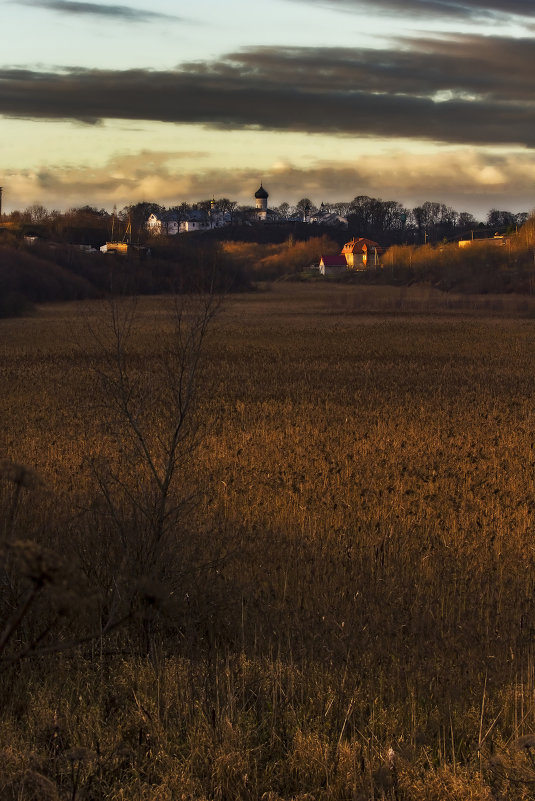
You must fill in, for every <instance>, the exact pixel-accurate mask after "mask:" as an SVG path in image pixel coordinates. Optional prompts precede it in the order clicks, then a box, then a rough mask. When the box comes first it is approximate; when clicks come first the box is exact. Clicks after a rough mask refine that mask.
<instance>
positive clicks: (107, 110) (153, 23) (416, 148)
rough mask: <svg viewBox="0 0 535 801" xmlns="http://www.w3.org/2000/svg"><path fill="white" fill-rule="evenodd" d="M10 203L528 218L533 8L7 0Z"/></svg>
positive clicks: (381, 0)
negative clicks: (306, 202) (389, 208)
mask: <svg viewBox="0 0 535 801" xmlns="http://www.w3.org/2000/svg"><path fill="white" fill-rule="evenodd" d="M0 20H1V30H2V49H1V52H0V126H1V128H0V131H1V138H0V185H2V186H3V188H4V199H3V210H4V211H6V212H9V211H11V210H13V209H22V208H26V207H27V206H29V205H32V204H34V203H39V204H42V205H44V206H46V207H47V208H49V209H53V208H54V209H59V210H66V209H68V208H70V207H73V206H81V205H85V204H89V205H93V206H97V207H98V208H101V207H103V208H107V209H111V208H112V207H113V205H114V204H116V205H117V206H118V207H119V208H121V207H123V206H124V205H126V204H130V203H136V202H139V201H149V202H156V203H160V204H162V205H164V206H174V205H177V204H180V203H182V202H183V201H187V202H193V201H197V200H203V199H206V198H210V197H212V196H215V197H216V198H219V197H228V198H231V199H232V200H236V201H238V202H239V203H240V204H252V203H253V195H254V192H255V191H256V189H258V186H259V184H260V182H262V183H263V185H264V186H265V187H266V189H267V190H268V192H269V204H270V206H276V205H279V204H280V203H282V202H283V201H286V202H289V203H290V204H294V203H296V202H297V201H298V200H299V199H300V198H302V197H309V198H310V199H311V200H312V201H313V202H314V203H316V204H317V205H319V204H320V203H321V202H329V201H336V200H338V201H350V200H352V199H353V198H354V197H355V196H357V195H370V196H372V197H380V198H382V199H383V200H397V201H399V202H400V203H402V204H403V205H405V206H407V207H409V208H412V207H413V206H415V205H418V204H420V203H422V202H424V201H425V200H431V201H439V202H441V203H446V204H447V205H450V206H453V208H455V209H456V210H457V211H470V212H472V213H474V214H476V216H479V217H480V218H482V219H483V218H484V216H485V215H486V213H487V211H488V210H489V209H491V208H498V209H504V210H508V211H513V212H518V211H531V210H532V209H533V208H534V207H535V93H534V88H533V67H534V66H535V2H534V0H403V1H402V2H401V0H263V2H262V1H261V0H260V2H259V1H258V0H257V1H256V2H251V0H196V2H195V3H185V2H182V0H151V2H150V3H148V2H142V0H125V2H124V3H123V2H117V3H115V2H113V3H105V2H81V1H80V2H79V1H78V0H0Z"/></svg>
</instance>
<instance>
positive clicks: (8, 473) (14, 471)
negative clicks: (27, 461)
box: [0, 459, 43, 489]
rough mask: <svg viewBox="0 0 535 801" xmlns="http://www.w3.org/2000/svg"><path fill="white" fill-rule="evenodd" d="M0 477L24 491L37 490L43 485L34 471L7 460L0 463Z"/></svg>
mask: <svg viewBox="0 0 535 801" xmlns="http://www.w3.org/2000/svg"><path fill="white" fill-rule="evenodd" d="M0 476H2V477H3V478H5V479H6V481H10V482H11V483H12V484H16V485H17V486H19V487H24V488H25V489H37V487H40V486H42V484H43V482H42V480H41V478H40V477H39V475H38V474H37V473H36V472H35V470H32V469H31V468H30V467H25V466H24V465H22V464H17V463H16V462H10V461H9V460H8V459H2V461H0Z"/></svg>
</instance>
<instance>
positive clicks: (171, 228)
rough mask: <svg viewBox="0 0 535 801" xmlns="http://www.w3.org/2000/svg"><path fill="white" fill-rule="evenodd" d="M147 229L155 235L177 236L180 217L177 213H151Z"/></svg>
mask: <svg viewBox="0 0 535 801" xmlns="http://www.w3.org/2000/svg"><path fill="white" fill-rule="evenodd" d="M146 227H147V231H148V232H149V234H152V235H153V236H161V234H167V236H175V235H176V234H178V227H179V223H178V219H177V217H176V214H172V213H171V212H165V213H163V214H160V215H156V214H151V215H150V216H149V218H148V220H147V222H146Z"/></svg>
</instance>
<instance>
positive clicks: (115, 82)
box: [0, 4, 535, 148]
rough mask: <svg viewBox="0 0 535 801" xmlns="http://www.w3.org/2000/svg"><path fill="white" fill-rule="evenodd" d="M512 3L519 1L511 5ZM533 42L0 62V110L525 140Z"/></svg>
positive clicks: (532, 141) (452, 139) (473, 140)
mask: <svg viewBox="0 0 535 801" xmlns="http://www.w3.org/2000/svg"><path fill="white" fill-rule="evenodd" d="M517 5H519V4H517ZM533 63H535V40H533V39H529V38H525V39H519V40H514V41H513V40H511V39H507V38H501V37H477V36H455V37H450V38H447V39H445V38H441V39H436V38H429V37H428V38H421V39H412V40H410V42H408V43H405V47H404V49H398V48H397V47H396V46H395V43H394V45H393V47H392V48H391V49H382V50H372V49H370V50H363V49H360V48H359V49H352V48H337V49H334V48H284V49H281V48H267V47H264V48H256V49H247V50H244V51H242V52H238V53H233V54H229V55H228V56H226V57H224V58H222V59H220V60H218V61H214V62H204V63H203V62H201V63H192V64H183V65H181V66H180V67H178V68H177V69H176V70H173V71H165V72H163V71H150V70H126V71H104V70H89V69H72V68H71V69H65V70H63V71H61V72H38V71H36V70H24V69H4V70H0V113H2V114H4V115H7V116H18V117H29V118H32V117H34V118H44V119H47V118H48V119H62V118H65V119H79V120H83V121H98V120H101V119H106V118H119V119H132V120H154V121H163V122H170V123H200V124H204V125H207V126H212V127H216V128H218V127H219V128H228V129H233V128H234V129H239V128H250V129H265V130H274V131H276V130H281V131H282V130H284V131H287V130H290V131H301V132H311V133H330V134H340V135H356V136H375V137H377V136H380V137H404V138H416V139H426V140H429V141H433V142H446V143H456V144H459V143H468V144H479V145H499V144H518V145H523V146H526V147H530V148H531V147H533V146H534V145H535V101H534V97H533V88H532V77H531V69H530V67H531V65H532V64H533Z"/></svg>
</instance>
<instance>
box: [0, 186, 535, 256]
mask: <svg viewBox="0 0 535 801" xmlns="http://www.w3.org/2000/svg"><path fill="white" fill-rule="evenodd" d="M192 211H201V212H204V213H206V214H207V215H208V214H209V213H224V214H227V215H228V216H229V218H230V222H231V224H232V226H233V227H236V228H238V227H240V226H245V225H250V223H251V220H254V219H255V217H256V211H255V209H254V208H253V207H252V206H244V205H239V204H238V203H237V202H236V201H233V200H230V199H229V198H226V197H222V198H218V199H217V200H216V199H212V200H201V201H198V202H195V203H186V202H183V203H180V204H178V205H174V206H169V207H166V206H162V205H160V204H158V203H153V202H146V201H143V202H141V203H135V204H130V205H127V206H124V208H122V209H120V210H119V211H114V212H113V213H112V212H109V211H107V210H106V209H104V208H100V209H98V208H96V207H94V206H90V205H85V206H81V207H73V208H71V209H69V210H68V211H66V212H61V211H58V210H51V211H49V210H48V209H46V208H45V207H44V206H42V205H39V204H33V205H31V206H28V207H27V208H26V209H24V210H23V211H13V212H11V214H8V215H3V222H4V223H6V222H7V223H8V224H11V225H13V226H19V227H25V226H39V227H40V228H44V229H46V230H47V231H49V232H50V235H51V236H54V237H55V238H58V239H62V240H63V241H77V240H79V239H80V238H82V239H84V238H85V239H86V240H87V239H88V238H90V237H91V236H92V237H93V238H98V236H99V235H100V236H101V237H102V236H103V235H104V236H105V237H106V238H109V236H110V234H111V228H112V222H113V223H115V225H116V226H117V228H116V231H115V234H116V235H119V232H120V231H122V230H124V229H125V227H126V225H127V223H128V222H130V225H131V228H132V235H133V236H134V238H135V239H136V240H138V241H141V240H143V239H145V238H146V237H147V236H148V233H147V229H146V222H147V219H148V217H149V216H150V215H151V214H155V215H156V216H162V215H164V214H170V215H172V216H173V217H174V218H175V219H176V220H178V222H180V221H181V220H184V219H186V218H187V217H188V215H189V214H191V212H192ZM319 212H325V213H330V214H334V215H338V216H339V217H341V218H344V219H346V220H347V231H348V232H349V233H350V234H351V235H356V236H364V237H368V238H370V239H374V240H377V241H378V242H380V243H381V244H383V245H391V244H403V243H407V244H425V243H427V242H440V241H445V240H453V239H459V238H462V237H463V236H464V235H471V233H472V232H476V234H477V232H478V231H479V232H481V233H482V232H483V231H484V230H490V231H492V232H493V233H494V232H496V231H499V232H500V233H505V232H507V231H514V230H515V229H516V228H518V227H519V226H521V225H523V224H524V223H525V222H526V220H527V219H528V217H529V214H528V212H520V213H513V212H511V211H507V210H500V209H496V208H492V209H490V210H489V212H488V214H487V216H486V218H485V219H484V220H481V219H477V218H476V217H475V216H474V215H473V214H472V213H470V212H468V211H460V212H459V211H457V210H456V209H454V208H452V207H451V206H447V205H446V204H445V203H441V202H436V201H425V202H424V203H422V204H421V205H419V206H415V207H414V208H407V207H405V206H403V204H402V203H400V202H398V201H396V200H382V199H381V198H375V197H370V196H368V195H358V196H356V197H355V198H353V200H351V201H337V202H332V203H321V205H320V206H319V207H318V206H317V205H316V204H315V203H314V201H313V200H311V199H310V198H308V197H304V198H301V199H300V200H299V201H298V202H297V203H296V204H295V205H290V204H289V203H287V202H286V201H284V202H283V203H281V204H280V205H278V206H273V207H271V208H270V219H271V220H272V221H273V222H277V223H280V224H294V225H296V224H299V223H311V222H312V220H313V219H314V218H315V217H316V215H317V214H318V213H319ZM344 230H346V229H345V227H344ZM81 232H83V233H81Z"/></svg>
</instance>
